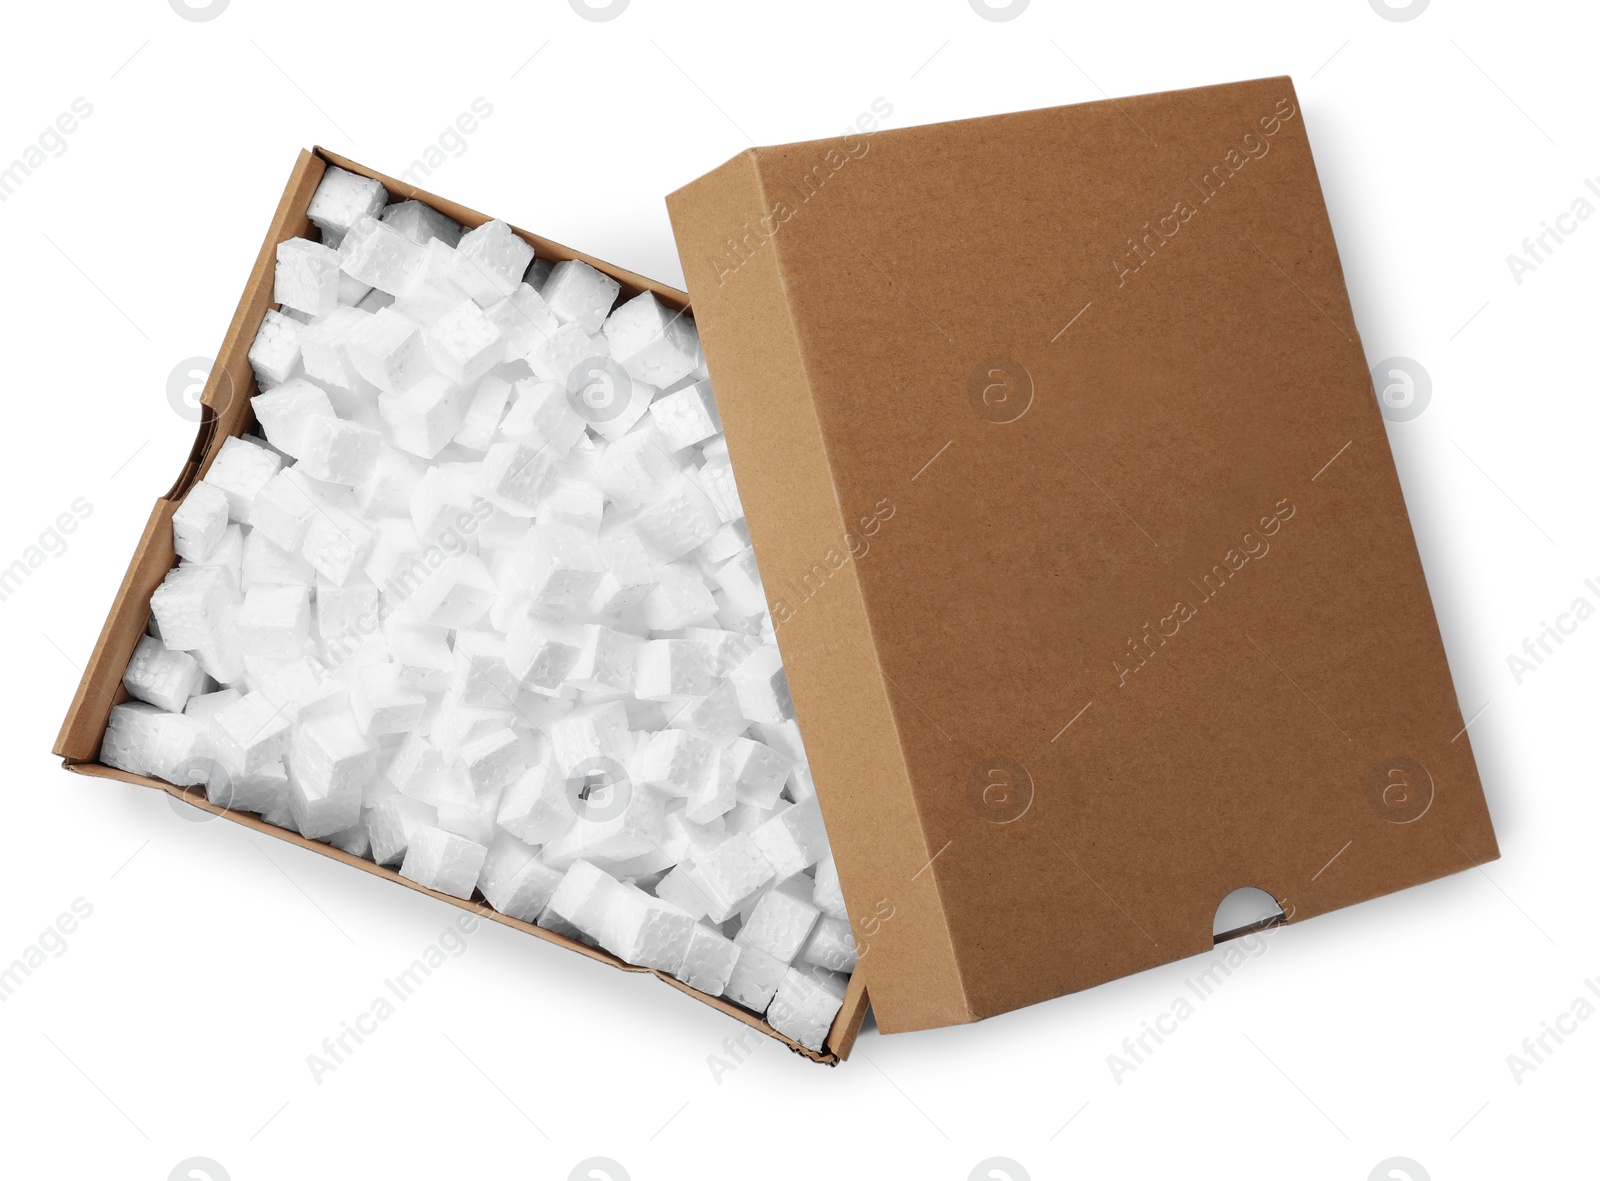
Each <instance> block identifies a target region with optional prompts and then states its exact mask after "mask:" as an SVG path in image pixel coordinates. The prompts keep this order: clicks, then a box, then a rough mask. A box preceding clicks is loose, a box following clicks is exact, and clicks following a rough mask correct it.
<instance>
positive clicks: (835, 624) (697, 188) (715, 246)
mask: <svg viewBox="0 0 1600 1181" xmlns="http://www.w3.org/2000/svg"><path fill="white" fill-rule="evenodd" d="M759 151H760V150H759V149H751V150H749V151H746V152H745V153H743V154H742V155H740V156H736V157H734V159H732V160H730V161H728V162H727V163H726V164H724V165H722V166H721V167H720V168H717V169H716V170H714V171H713V172H710V173H708V174H706V175H705V176H703V177H701V178H700V179H698V180H696V181H694V182H692V183H691V184H689V185H687V186H685V187H684V188H682V189H680V190H678V191H677V192H675V193H673V194H671V195H670V196H669V197H668V198H667V207H668V211H669V213H670V215H671V218H672V226H673V233H674V235H675V236H676V238H677V241H678V249H679V253H680V255H681V257H682V259H683V262H684V272H685V274H686V275H687V276H689V285H690V286H691V288H693V289H694V290H695V292H696V293H697V298H698V299H699V300H700V305H699V306H700V307H701V309H702V311H703V315H702V317H701V320H700V335H701V342H702V344H703V345H704V347H705V350H706V357H707V361H708V364H709V365H710V366H711V368H712V370H713V373H714V374H715V376H716V379H717V381H718V382H719V397H718V406H719V410H720V413H721V415H722V419H723V423H724V426H725V428H726V437H727V440H728V449H729V452H730V454H731V455H732V457H733V461H734V467H735V470H736V471H737V472H738V473H739V478H740V482H741V485H743V486H746V487H752V486H754V485H755V484H756V483H757V482H758V481H759V482H762V483H765V484H768V485H772V484H776V485H779V489H778V491H777V494H774V493H773V492H772V491H768V490H766V489H763V490H762V492H763V494H761V495H756V496H747V497H745V500H746V510H747V512H746V520H747V524H748V525H749V528H750V533H751V538H752V541H753V542H754V544H755V548H756V553H757V555H758V556H759V558H760V561H761V568H762V572H763V581H764V582H765V584H766V586H767V588H768V596H769V605H773V606H774V618H775V619H776V618H780V613H779V611H778V609H777V607H776V605H775V604H774V603H772V601H771V599H772V595H773V594H774V593H775V590H776V588H777V587H778V586H779V585H780V581H779V580H780V579H781V578H783V577H784V576H785V575H786V574H787V573H790V572H793V571H799V570H806V569H808V568H809V567H810V565H811V564H812V563H813V562H814V561H816V560H817V558H818V557H819V555H821V554H822V553H823V552H824V550H825V548H826V547H827V546H828V545H829V544H830V543H832V542H833V541H835V540H836V539H837V538H839V537H840V536H841V535H843V534H845V533H848V532H849V531H850V521H851V518H852V513H851V512H850V511H849V510H847V508H846V506H844V505H843V504H842V503H841V502H840V498H839V494H838V489H837V485H836V483H835V481H834V478H833V474H832V467H831V465H830V463H829V458H828V453H827V444H826V441H825V439H824V436H823V432H822V428H821V424H820V422H819V421H818V419H817V414H816V406H815V402H814V400H813V397H812V392H811V383H810V380H809V378H808V375H807V373H806V369H805V361H804V358H803V356H802V353H801V350H800V346H799V339H798V335H797V333H796V329H795V325H794V323H793V321H792V319H791V316H790V310H789V306H788V296H787V292H786V290H785V287H784V278H783V274H782V270H781V265H780V262H779V256H778V254H777V247H776V245H775V244H774V241H768V242H766V243H764V244H763V246H762V248H761V249H760V250H759V251H758V252H757V253H755V254H754V255H752V256H750V257H749V258H748V259H746V260H745V261H744V262H743V263H742V264H741V266H740V270H741V274H740V276H739V282H738V283H737V284H725V283H722V282H713V277H712V276H708V275H707V274H705V273H704V272H705V267H704V265H703V264H704V261H705V260H706V259H711V258H717V257H720V256H722V255H723V254H724V252H725V250H726V241H727V238H728V234H729V231H730V229H737V227H738V226H739V225H740V224H741V223H743V224H745V225H749V224H751V223H753V222H754V221H755V219H756V218H758V217H760V216H762V215H763V214H764V212H765V211H767V210H769V209H771V208H772V205H771V202H770V199H769V196H768V194H767V193H766V191H765V187H764V184H763V181H762V178H761V175H760V170H759V168H758V166H757V160H758V155H759ZM741 215H742V216H741ZM779 236H780V237H781V235H779ZM779 323H781V324H782V325H783V329H784V330H783V331H776V330H769V329H768V327H767V326H770V325H773V324H779ZM723 391H726V392H725V393H724V392H723ZM828 586H829V594H828V595H827V596H821V595H819V596H818V597H817V598H816V599H815V600H813V601H811V602H807V603H806V604H805V605H804V607H803V609H801V610H799V611H797V612H796V613H795V617H794V619H793V620H791V621H787V622H784V621H780V623H779V627H778V645H779V648H780V650H781V651H782V653H783V658H784V668H785V671H786V674H787V676H788V679H789V685H790V689H791V695H792V697H793V699H794V702H795V709H796V712H797V715H798V717H799V719H800V722H801V727H802V730H803V731H804V733H805V735H806V754H807V757H808V759H809V760H810V763H811V767H812V771H813V774H814V775H815V777H816V780H817V783H818V792H817V794H818V798H819V802H820V803H821V805H822V810H823V814H824V819H825V821H826V823H827V826H828V831H829V833H830V834H831V838H832V841H831V843H832V846H833V850H834V859H835V861H836V863H837V864H838V866H839V877H840V882H841V884H842V886H843V889H844V892H845V900H846V902H847V904H848V905H849V908H850V917H851V926H852V929H853V931H854V934H855V938H856V943H857V946H858V947H859V948H860V949H861V954H862V959H861V961H860V964H859V965H858V967H857V969H856V975H857V976H861V975H863V974H865V975H866V977H867V980H868V981H869V982H870V988H871V991H872V994H873V995H874V996H875V997H876V998H877V1001H878V1021H879V1025H880V1028H882V1029H883V1030H884V1031H885V1032H891V1031H892V1030H894V1029H897V1028H922V1027H926V1026H930V1025H952V1024H960V1023H965V1022H970V1021H973V1020H976V1014H974V1013H973V1012H972V1011H971V1008H970V1007H969V1006H966V1005H965V1004H964V1003H960V1002H958V1003H956V1004H954V1005H952V1004H951V1003H950V1002H949V1001H948V1000H947V999H946V998H949V997H952V996H954V997H958V998H965V996H966V993H967V990H966V989H965V988H964V987H961V985H960V980H959V977H960V968H959V963H958V960H957V958H956V955H955V951H954V948H953V946H952V943H951V938H950V931H949V927H948V924H947V922H946V920H945V902H944V899H943V898H942V897H941V895H940V892H939V888H938V885H937V882H936V875H934V874H931V873H926V872H924V871H925V870H926V869H927V867H928V866H929V864H931V862H932V860H933V858H934V857H936V856H937V852H936V851H935V850H934V849H933V848H931V847H930V843H929V840H928V838H927V835H926V833H925V832H924V829H923V823H922V817H921V815H920V812H919V810H918V808H917V806H916V802H915V799H914V797H913V794H912V790H911V779H910V774H909V770H908V768H907V767H906V764H905V762H904V758H903V756H902V753H901V752H902V750H903V748H904V744H903V741H902V738H901V735H900V733H899V725H898V722H897V720H896V717H895V711H894V708H893V706H892V705H891V694H892V692H893V690H892V687H891V686H890V685H889V683H888V682H887V678H886V677H885V675H884V673H883V670H882V668H881V665H880V663H879V661H878V659H877V656H876V655H875V653H876V651H877V648H876V645H875V643H874V641H873V636H872V628H871V622H870V619H869V616H868V612H867V610H866V605H865V602H864V600H863V598H862V594H861V586H860V582H859V580H858V577H857V574H856V567H855V565H854V563H846V564H845V565H844V566H843V567H842V568H841V569H838V570H837V571H836V572H834V573H833V575H832V577H831V579H830V580H829V583H828ZM891 808H892V810H893V814H892V816H890V817H889V819H888V821H887V822H886V820H885V812H886V811H887V810H889V809H891ZM868 859H871V860H872V861H874V862H875V863H877V864H879V865H882V864H884V863H885V862H888V863H889V864H890V866H891V867H892V873H893V877H894V880H896V881H903V882H904V886H903V887H901V888H900V892H899V893H898V895H897V896H895V897H884V898H870V897H862V896H860V895H859V893H858V892H852V890H851V882H852V881H857V882H859V881H860V880H862V878H863V876H864V875H861V874H859V873H853V872H852V870H853V869H855V868H856V867H859V866H861V865H865V864H867V862H868ZM885 922H892V923H895V924H897V926H899V925H909V926H910V928H911V929H909V930H897V931H896V941H897V945H898V946H900V947H902V948H904V947H911V948H914V950H915V954H916V956H917V961H916V964H915V971H914V972H899V973H896V979H895V980H894V981H892V982H891V981H888V980H886V979H884V978H881V976H880V977H879V978H874V977H873V975H872V970H871V966H870V965H871V963H872V960H871V958H870V952H871V947H872V941H873V937H874V934H875V933H876V931H877V930H878V929H879V928H880V926H881V924H883V923H885ZM885 989H888V990H890V991H887V992H886V991H885Z"/></svg>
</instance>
